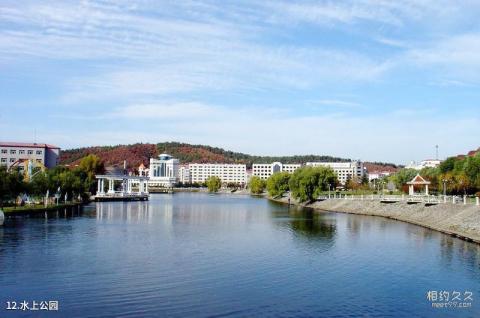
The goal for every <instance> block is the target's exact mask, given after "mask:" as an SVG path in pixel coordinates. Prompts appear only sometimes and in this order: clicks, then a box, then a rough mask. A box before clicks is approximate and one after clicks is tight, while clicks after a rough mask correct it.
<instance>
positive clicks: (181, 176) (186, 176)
mask: <svg viewBox="0 0 480 318" xmlns="http://www.w3.org/2000/svg"><path fill="white" fill-rule="evenodd" d="M178 182H181V183H183V184H186V183H191V182H192V180H191V179H190V168H189V167H188V165H181V166H180V169H178Z"/></svg>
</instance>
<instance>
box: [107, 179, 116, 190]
mask: <svg viewBox="0 0 480 318" xmlns="http://www.w3.org/2000/svg"><path fill="white" fill-rule="evenodd" d="M108 193H115V191H114V187H113V180H112V179H108Z"/></svg>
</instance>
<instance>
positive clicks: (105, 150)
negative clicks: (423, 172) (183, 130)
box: [60, 142, 397, 170]
mask: <svg viewBox="0 0 480 318" xmlns="http://www.w3.org/2000/svg"><path fill="white" fill-rule="evenodd" d="M160 153H168V154H170V155H172V156H173V157H175V158H178V159H179V160H180V162H181V163H192V162H196V163H206V162H222V163H223V162H224V163H244V164H246V165H247V166H248V167H251V165H252V163H254V162H257V163H270V162H274V161H280V162H282V163H305V162H308V161H334V162H340V161H349V159H345V158H338V157H332V156H318V155H302V156H275V157H269V156H252V155H248V154H244V153H239V152H233V151H228V150H224V149H222V148H216V147H210V146H205V145H190V144H186V143H179V142H163V143H158V144H133V145H117V146H105V147H86V148H78V149H69V150H63V151H62V152H61V156H60V163H61V164H68V165H75V164H78V162H79V161H80V159H81V158H82V157H84V156H86V155H88V154H95V155H97V156H99V157H100V158H101V159H102V160H103V161H104V162H105V165H106V166H112V165H122V164H123V160H127V165H128V167H129V168H136V167H138V166H139V165H140V164H141V163H143V164H145V165H147V164H148V161H149V159H150V158H151V157H156V156H158V155H159V154H160ZM371 165H375V166H372V167H376V168H378V169H374V170H382V169H380V168H383V169H385V170H390V169H393V170H395V169H396V168H397V167H396V166H395V165H393V164H384V163H371Z"/></svg>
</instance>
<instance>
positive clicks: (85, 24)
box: [0, 0, 480, 165]
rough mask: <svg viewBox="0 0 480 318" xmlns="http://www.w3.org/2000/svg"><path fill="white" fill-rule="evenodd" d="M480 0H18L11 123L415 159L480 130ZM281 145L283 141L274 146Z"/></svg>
mask: <svg viewBox="0 0 480 318" xmlns="http://www.w3.org/2000/svg"><path fill="white" fill-rule="evenodd" d="M479 9H480V3H475V2H465V3H462V4H457V3H454V2H450V1H425V2H422V3H418V2H417V1H402V2H396V3H383V2H380V3H371V2H369V1H362V2H353V1H346V2H342V3H335V2H333V3H332V2H327V1H321V2H318V3H312V2H299V3H290V2H286V1H279V2H262V3H256V2H254V1H246V2H244V3H243V4H235V3H224V2H215V1H199V2H185V3H149V2H144V1H129V2H110V1H85V2H82V3H79V4H76V3H72V2H57V1H47V2H44V3H37V2H36V1H25V2H22V3H18V2H17V1H10V0H8V1H5V2H3V3H2V4H0V17H1V19H0V67H2V69H3V72H2V74H1V75H0V85H1V86H2V88H3V89H2V90H3V92H4V93H3V94H2V96H0V110H1V112H0V135H1V136H2V139H5V140H10V141H15V142H33V141H36V140H41V142H42V143H47V144H55V145H57V146H59V147H61V148H62V149H72V148H79V147H88V146H91V145H92V141H95V143H96V144H99V145H102V144H103V145H109V146H111V145H116V144H132V143H137V142H142V143H155V144H156V143H157V141H158V140H178V142H182V143H188V144H199V145H209V146H212V147H218V148H222V149H226V150H231V151H235V152H240V153H245V154H255V155H258V156H294V155H309V154H312V153H317V154H319V155H328V156H332V157H340V158H351V159H355V158H356V159H361V160H362V161H370V162H372V161H376V162H388V163H395V164H397V165H406V164H408V163H409V162H410V161H417V162H418V161H421V160H424V159H427V158H435V157H436V155H435V145H439V159H445V158H447V157H451V156H456V155H458V154H466V153H467V152H468V151H470V150H474V149H477V148H478V147H479V146H480V144H479V142H478V137H479V136H480V115H479V114H478V108H479V107H478V100H480V99H479V97H480V90H479V89H478V88H479V84H480V75H479V74H480V72H479V71H480V28H479V27H478V26H477V24H478V23H476V20H477V14H476V13H477V12H479ZM272 154H274V155H272Z"/></svg>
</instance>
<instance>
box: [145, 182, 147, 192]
mask: <svg viewBox="0 0 480 318" xmlns="http://www.w3.org/2000/svg"><path fill="white" fill-rule="evenodd" d="M145 193H147V194H148V181H145Z"/></svg>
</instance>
